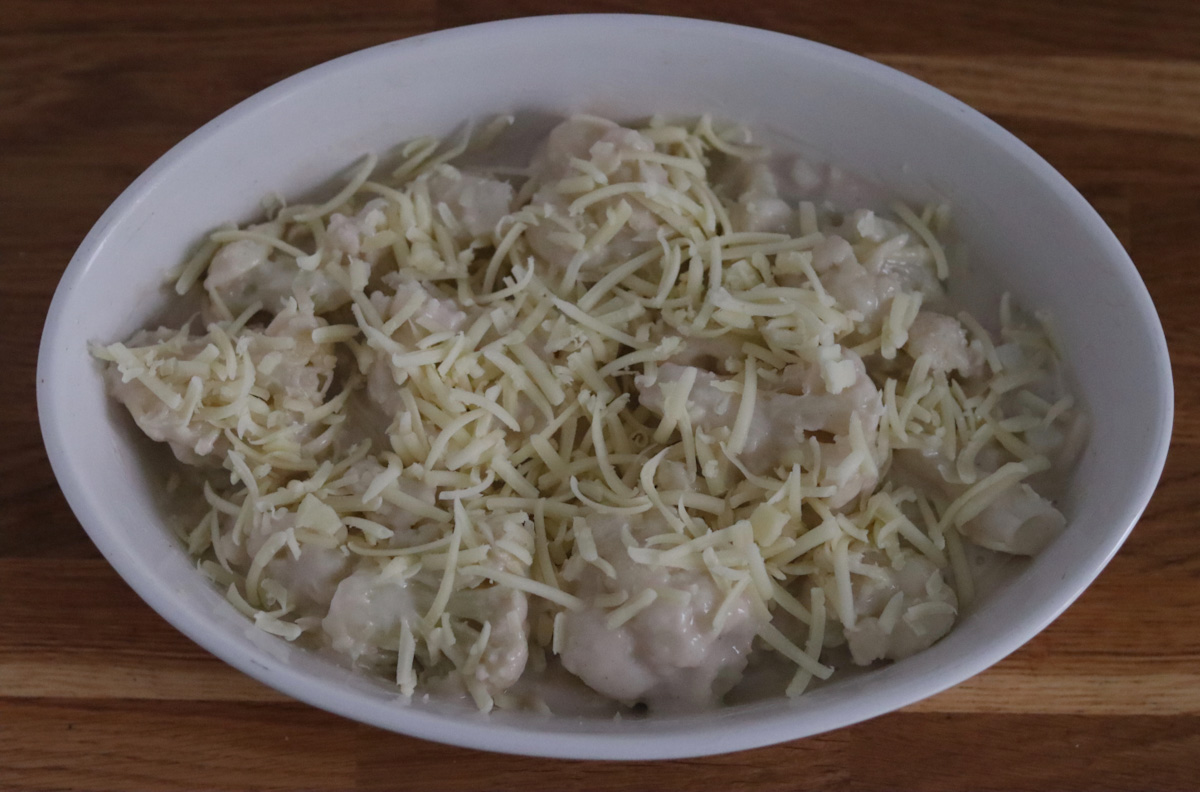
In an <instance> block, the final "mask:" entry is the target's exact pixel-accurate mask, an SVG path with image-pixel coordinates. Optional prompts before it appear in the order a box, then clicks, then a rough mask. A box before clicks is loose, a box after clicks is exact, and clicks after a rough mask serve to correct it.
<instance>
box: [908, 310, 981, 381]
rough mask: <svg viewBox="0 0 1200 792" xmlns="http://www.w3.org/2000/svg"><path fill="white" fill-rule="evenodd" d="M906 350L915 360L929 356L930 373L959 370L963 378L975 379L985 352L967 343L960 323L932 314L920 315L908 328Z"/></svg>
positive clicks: (923, 313) (953, 319)
mask: <svg viewBox="0 0 1200 792" xmlns="http://www.w3.org/2000/svg"><path fill="white" fill-rule="evenodd" d="M904 349H905V351H907V352H908V353H909V354H910V355H912V356H913V358H919V357H921V356H922V355H928V356H929V359H930V366H929V369H930V371H941V372H945V373H949V372H951V371H958V372H960V373H962V374H963V376H966V377H973V376H975V375H976V374H978V373H979V371H980V370H981V368H982V366H983V355H982V353H981V352H980V351H979V349H978V348H977V347H973V346H972V345H971V344H969V343H968V342H967V331H966V330H964V329H963V326H962V325H961V324H959V321H958V320H957V319H955V318H954V317H952V316H944V315H943V314H938V313H933V312H932V311H920V312H919V313H917V318H916V319H914V320H913V323H912V326H910V327H909V328H908V342H907V343H906V344H905V345H904Z"/></svg>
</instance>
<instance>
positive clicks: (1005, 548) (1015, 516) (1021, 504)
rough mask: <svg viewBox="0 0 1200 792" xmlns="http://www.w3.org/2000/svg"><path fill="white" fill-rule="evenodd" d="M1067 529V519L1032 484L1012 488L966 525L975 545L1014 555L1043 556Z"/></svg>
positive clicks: (965, 527) (964, 530)
mask: <svg viewBox="0 0 1200 792" xmlns="http://www.w3.org/2000/svg"><path fill="white" fill-rule="evenodd" d="M1066 525H1067V518H1066V517H1064V516H1063V514H1062V512H1060V511H1059V510H1058V509H1056V508H1054V506H1053V504H1051V503H1050V501H1048V500H1046V499H1045V498H1043V497H1042V496H1041V495H1039V494H1037V492H1035V491H1034V490H1033V487H1030V486H1029V485H1028V484H1024V483H1022V484H1018V485H1017V486H1015V487H1009V488H1008V489H1006V490H1005V491H1004V492H1003V493H1001V494H1000V495H999V496H998V497H997V498H996V499H995V500H994V501H992V502H991V503H990V504H988V506H987V508H985V509H984V510H983V511H982V512H980V513H979V514H977V515H976V516H975V517H973V518H972V519H970V520H967V521H966V522H965V523H963V524H962V527H961V530H962V532H963V534H964V535H965V536H966V537H967V538H968V539H970V540H971V541H972V542H974V543H975V544H977V545H979V546H981V547H986V548H988V549H990V550H999V551H1000V552H1002V553H1012V554H1013V555H1026V556H1032V555H1037V554H1038V553H1040V552H1041V551H1042V550H1043V549H1044V548H1045V547H1046V546H1047V545H1048V544H1050V542H1051V541H1053V540H1054V538H1055V537H1056V536H1058V535H1059V533H1061V532H1062V529H1063V528H1065V527H1066Z"/></svg>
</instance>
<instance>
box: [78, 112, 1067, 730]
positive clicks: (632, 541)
mask: <svg viewBox="0 0 1200 792" xmlns="http://www.w3.org/2000/svg"><path fill="white" fill-rule="evenodd" d="M506 123H507V122H505V121H503V120H501V121H500V122H498V123H494V124H490V125H488V126H487V127H486V128H485V129H484V130H483V131H482V132H480V133H478V134H476V135H471V134H467V135H465V136H464V137H463V138H462V139H461V140H460V141H458V142H457V143H455V144H454V145H451V146H449V147H447V148H443V147H442V146H441V144H440V143H439V142H438V141H436V140H435V139H432V138H428V139H421V140H418V141H413V142H412V143H409V144H407V145H406V146H404V147H403V148H402V149H401V154H402V156H404V157H405V160H404V161H403V162H402V163H401V164H400V165H399V166H398V167H397V168H396V169H395V170H394V171H393V173H392V175H391V178H390V180H387V181H386V183H385V181H383V180H382V179H381V177H380V176H379V175H378V174H376V173H375V171H376V168H377V165H378V161H377V158H376V157H375V156H374V155H369V156H367V157H365V158H364V159H363V161H362V162H361V163H360V164H359V165H358V166H357V167H356V169H355V170H354V171H353V174H352V175H351V177H350V178H349V180H348V181H347V182H346V184H345V186H344V187H343V188H342V189H341V190H339V191H338V192H337V193H336V194H334V195H333V196H331V197H330V198H329V199H328V200H327V201H324V202H323V203H320V204H316V205H296V206H288V205H286V204H284V203H283V202H282V201H276V202H275V203H273V204H272V206H271V208H270V209H269V213H268V217H267V218H266V220H265V221H263V222H260V223H256V224H251V225H249V226H246V227H244V228H235V227H229V226H226V227H222V228H220V229H217V230H216V231H214V232H213V233H212V234H211V236H210V237H209V239H208V240H207V241H206V242H205V244H203V245H202V246H201V247H200V249H199V250H198V251H197V253H196V254H195V255H194V256H193V257H191V258H190V259H189V260H188V261H187V262H185V263H184V264H183V265H182V266H181V267H180V268H179V269H178V270H177V271H176V277H177V281H176V289H177V291H179V293H180V294H183V293H185V292H188V291H189V290H192V289H195V288H199V287H202V289H203V292H204V304H205V307H204V309H203V311H202V313H201V314H200V315H199V316H198V317H196V318H194V319H193V320H192V321H190V322H189V323H188V324H187V325H186V326H185V327H183V328H181V329H166V328H162V329H157V330H152V331H143V332H139V333H137V334H135V335H134V336H133V337H132V338H131V339H129V340H128V341H127V342H125V343H111V344H107V345H98V344H97V345H93V346H92V352H93V354H94V355H95V356H96V357H97V358H99V359H100V360H102V361H104V362H105V364H106V367H107V368H106V376H107V378H108V382H109V387H110V389H111V391H112V393H113V395H114V396H115V397H116V398H118V399H119V400H121V401H122V402H123V403H124V404H125V405H126V407H127V408H128V409H129V411H130V412H131V414H132V415H133V417H134V419H135V421H136V422H137V423H138V425H139V427H140V428H141V429H142V430H143V431H144V432H145V433H146V434H147V435H149V436H150V437H151V438H153V439H154V440H157V441H161V442H166V443H168V444H169V445H170V447H171V448H172V450H173V451H174V452H175V455H176V456H177V457H178V458H179V460H180V461H181V462H183V463H186V464H187V465H190V466H192V467H193V469H194V470H195V472H196V477H197V482H198V483H197V486H196V499H197V503H198V504H200V505H202V507H203V509H202V514H200V515H199V519H198V522H195V523H192V524H190V525H188V526H187V527H186V529H185V530H184V531H183V533H184V536H185V540H186V542H187V546H188V550H189V552H190V553H192V554H193V555H195V556H197V557H198V558H199V559H200V561H199V564H200V568H201V569H202V570H203V571H204V572H205V573H206V574H208V575H209V576H210V577H212V578H213V579H214V580H215V581H217V582H218V583H219V584H220V585H221V586H222V587H223V588H225V589H226V591H227V598H228V599H229V601H230V602H231V603H232V604H233V605H234V607H236V608H238V609H239V610H240V611H242V612H243V613H245V614H246V615H247V616H248V617H250V618H252V619H253V620H254V622H255V623H256V624H257V625H258V626H259V627H261V628H262V629H264V630H266V631H268V632H270V633H272V634H275V635H278V636H280V637H282V638H284V639H286V640H293V641H301V642H305V643H309V644H313V645H321V644H324V645H328V646H331V647H333V649H334V650H335V651H338V652H342V653H343V654H345V655H347V656H348V657H349V658H350V659H351V660H352V661H353V662H355V663H356V664H358V665H360V666H363V667H366V668H370V669H374V670H376V671H379V672H382V673H386V674H387V675H388V676H389V677H391V678H394V680H395V683H396V685H397V687H398V688H399V690H400V691H401V693H402V694H404V695H405V696H411V695H413V694H414V693H416V692H417V691H422V690H429V691H436V692H441V693H446V694H450V695H460V696H469V697H470V698H471V699H472V700H473V701H474V702H476V704H477V705H479V706H480V707H481V708H483V709H488V708H490V707H491V706H493V705H495V704H496V703H497V702H500V703H501V705H503V702H511V701H513V700H515V698H519V697H514V696H512V695H510V694H508V693H506V692H505V691H507V690H509V688H512V686H513V685H514V684H516V683H517V682H518V680H520V679H521V677H522V675H523V674H526V672H527V666H528V668H540V667H543V666H544V665H545V662H546V660H545V659H544V658H550V657H558V658H561V663H562V664H563V666H564V667H566V668H567V669H568V670H570V671H571V672H572V673H575V674H576V675H577V676H579V677H580V678H581V679H582V680H583V681H584V682H585V683H586V684H588V685H591V686H592V687H594V688H595V689H596V690H598V691H600V692H601V693H603V694H605V695H608V696H610V697H611V698H613V699H614V700H616V701H617V702H619V703H620V704H624V705H633V704H636V703H648V704H650V705H651V706H652V707H654V708H656V709H663V710H669V709H671V708H679V707H685V708H686V707H697V706H711V705H713V704H716V703H718V702H719V701H720V699H721V696H722V695H723V694H724V692H725V691H727V690H728V689H729V687H731V686H732V685H733V684H734V683H735V682H736V680H737V678H738V677H739V676H740V675H741V672H742V669H743V668H744V667H745V663H746V657H747V656H748V655H749V653H750V652H752V651H767V652H773V653H775V654H777V655H778V656H779V657H780V658H782V659H783V660H784V661H785V662H788V663H791V664H794V666H795V671H794V674H793V677H792V681H791V683H790V684H789V685H788V687H787V693H788V694H789V695H796V694H799V693H800V692H802V691H803V690H805V689H806V688H807V687H808V686H809V685H810V684H811V683H812V679H813V678H814V677H815V678H817V679H826V678H828V677H829V676H830V675H831V674H833V673H834V667H833V665H832V664H831V663H832V661H831V659H830V657H831V655H829V653H828V652H827V650H829V649H831V648H833V647H835V646H837V645H838V644H839V643H840V642H842V641H845V642H847V643H848V645H849V648H850V651H851V654H852V656H853V658H854V660H855V662H863V663H870V662H874V661H876V660H879V659H898V658H900V657H903V656H906V655H907V654H911V653H912V652H914V651H918V650H920V649H921V648H924V647H925V646H928V645H929V644H931V643H932V642H933V641H935V640H937V639H938V638H939V637H941V635H943V634H944V633H945V632H946V631H947V630H948V629H950V627H951V626H952V624H953V622H954V619H955V616H956V614H957V611H958V608H959V607H960V605H962V604H964V603H965V602H967V601H969V600H970V598H971V597H972V596H973V591H974V586H973V583H972V580H971V577H970V566H969V562H968V559H967V548H969V547H970V546H971V545H972V544H978V545H980V546H983V547H986V548H991V549H993V550H999V551H1004V552H1011V553H1019V554H1031V553H1033V552H1036V551H1037V550H1038V549H1040V547H1041V546H1043V545H1044V544H1046V543H1047V542H1049V541H1050V540H1051V539H1053V536H1054V535H1055V534H1056V533H1057V531H1058V530H1060V529H1061V528H1062V525H1063V523H1064V522H1065V518H1064V517H1063V516H1062V515H1061V514H1060V513H1059V512H1058V511H1057V510H1056V509H1055V508H1054V507H1053V506H1052V505H1051V504H1050V503H1049V501H1047V500H1045V499H1044V498H1043V497H1042V496H1041V495H1039V494H1038V493H1037V491H1036V490H1035V488H1034V486H1038V485H1039V476H1040V475H1042V474H1043V473H1044V472H1045V471H1047V470H1048V469H1050V468H1051V467H1052V466H1057V467H1059V468H1061V467H1063V466H1064V465H1065V464H1067V462H1068V460H1067V459H1066V457H1065V449H1068V448H1070V447H1071V445H1072V443H1074V444H1075V445H1076V446H1077V445H1078V441H1077V439H1072V438H1073V437H1077V435H1078V433H1079V425H1080V423H1079V418H1078V413H1077V411H1076V410H1075V408H1074V403H1073V401H1072V400H1071V399H1070V396H1069V395H1068V394H1066V393H1065V392H1064V389H1063V388H1062V386H1061V383H1060V381H1059V373H1058V368H1057V358H1056V354H1055V351H1054V347H1053V345H1052V344H1051V343H1050V341H1049V340H1048V338H1047V334H1046V332H1045V330H1044V326H1043V325H1042V323H1040V322H1038V321H1030V320H1028V319H1025V318H1024V317H1023V316H1022V315H1021V314H1019V313H1018V312H1017V311H1016V310H1015V309H1014V308H1013V307H1012V305H1011V304H1010V302H1009V301H1008V300H1005V302H1004V303H1003V305H1002V311H1001V319H1002V323H1001V328H1002V329H1001V332H1000V333H999V335H998V336H993V335H992V334H991V333H990V332H989V331H988V330H986V329H985V328H984V327H983V325H982V324H981V323H980V322H979V321H977V320H976V319H975V318H973V317H971V316H969V315H967V314H961V313H959V314H957V318H956V315H955V314H954V313H952V312H951V311H950V303H949V301H948V300H947V297H946V294H945V290H944V286H943V281H944V280H945V279H946V277H947V276H948V274H949V267H950V262H949V261H948V260H947V255H946V251H945V248H944V247H943V244H942V241H941V236H942V235H944V234H945V232H946V213H945V211H944V210H943V209H941V208H938V207H929V208H926V209H924V210H921V211H916V210H913V209H911V208H909V207H908V206H906V205H903V204H894V205H893V206H892V207H891V208H890V210H887V211H879V212H876V211H870V210H866V209H861V208H859V207H847V206H835V205H833V204H832V203H830V202H829V201H826V200H822V199H819V198H814V199H813V200H804V201H800V202H799V203H788V202H787V201H785V200H784V199H782V198H781V197H780V186H779V182H780V179H779V177H778V176H777V174H776V171H774V170H772V168H771V167H770V166H771V160H770V159H769V155H768V153H767V152H765V151H764V150H762V149H759V148H757V147H755V146H753V145H751V144H750V142H749V138H748V136H747V135H746V133H745V132H744V131H742V130H739V129H737V128H730V129H724V128H720V127H719V126H718V125H715V124H714V122H713V121H712V120H711V119H709V118H707V117H705V118H702V119H700V120H699V121H697V122H695V123H693V124H690V125H684V124H675V123H670V122H668V121H666V120H664V119H658V118H656V119H652V120H651V121H650V122H649V124H648V125H647V126H645V127H643V128H641V129H632V128H626V127H620V126H617V125H616V124H613V123H612V122H609V121H606V120H603V119H598V118H594V117H589V116H580V117H577V118H574V119H571V120H569V121H567V122H565V123H563V124H562V125H560V126H559V127H558V128H556V129H555V130H554V131H553V132H552V133H551V134H550V136H549V138H548V139H547V141H546V142H545V144H544V145H543V147H542V150H541V152H540V153H539V154H538V155H537V156H536V157H535V159H534V161H533V163H532V164H531V165H530V167H529V168H528V169H526V170H524V171H522V173H521V176H520V177H519V178H522V179H524V183H523V185H521V186H520V189H519V190H517V189H514V186H513V185H512V184H510V183H509V181H506V180H505V179H502V178H496V177H494V176H491V175H488V174H486V173H484V172H470V171H467V170H460V169H458V168H456V167H454V166H453V165H452V164H451V163H452V162H454V161H455V159H456V157H458V156H459V155H460V154H461V153H462V152H464V151H467V150H468V149H472V150H477V149H479V148H480V147H483V146H484V140H485V139H490V137H492V136H494V135H495V134H498V132H499V130H500V129H501V128H502V127H504V126H506ZM513 178H516V177H513ZM1031 484H1033V485H1034V486H1031ZM531 652H533V653H534V654H533V658H534V659H533V660H531V659H530V657H531V655H530V653H531ZM555 662H558V661H555Z"/></svg>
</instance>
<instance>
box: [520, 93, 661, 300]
mask: <svg viewBox="0 0 1200 792" xmlns="http://www.w3.org/2000/svg"><path fill="white" fill-rule="evenodd" d="M653 151H654V143H653V142H652V141H650V140H649V139H648V138H646V137H645V136H644V135H642V134H641V133H639V132H637V131H636V130H633V129H627V128H625V127H621V126H618V125H617V124H614V123H613V122H611V121H605V120H603V119H598V118H592V117H590V116H577V117H575V118H571V119H568V120H567V121H564V122H563V123H562V124H559V125H558V126H557V127H555V128H554V130H552V131H551V132H550V136H549V137H548V138H547V141H546V145H545V146H544V147H543V148H542V150H541V151H540V152H539V154H538V155H537V157H535V159H534V164H533V168H532V169H533V173H534V177H533V178H534V179H535V180H536V183H537V184H538V185H539V187H538V189H537V191H536V192H535V193H534V195H533V198H532V200H531V201H530V206H531V207H533V208H534V209H537V210H541V211H543V212H546V213H547V216H546V217H544V218H542V219H541V220H540V222H538V223H537V224H536V225H533V226H531V227H530V228H529V229H528V230H527V231H526V232H525V238H526V239H528V240H529V245H530V247H532V248H533V251H534V253H536V254H537V255H538V257H539V258H541V259H542V260H543V261H545V262H546V263H547V264H549V265H550V266H551V267H552V268H553V269H556V270H560V271H565V270H567V269H568V268H569V267H571V266H572V265H574V266H578V267H579V273H580V276H581V277H597V276H598V275H599V274H600V273H602V272H603V271H604V268H605V267H606V266H608V265H610V264H612V263H614V262H620V261H627V260H628V259H630V258H633V257H634V256H636V255H638V254H640V253H642V252H644V251H645V250H647V249H649V247H650V246H651V245H657V244H658V241H657V235H658V233H659V231H660V229H661V228H662V224H661V222H660V221H659V219H658V217H657V216H656V215H655V214H654V213H653V212H651V211H650V210H649V209H646V208H645V207H644V206H642V204H641V203H640V202H639V201H637V200H636V199H634V198H630V197H628V196H616V197H613V198H607V199H604V200H601V201H597V202H595V203H593V204H592V205H590V206H589V207H587V208H586V209H584V210H583V211H582V212H579V213H576V214H572V213H571V211H570V209H569V207H570V206H571V204H572V202H573V201H574V200H575V199H576V198H578V197H579V195H580V194H581V191H576V192H570V191H567V192H564V191H563V190H562V189H560V187H561V185H560V181H561V180H562V179H564V178H566V177H569V176H571V175H572V174H574V175H580V173H581V172H579V171H576V170H575V169H574V168H575V166H574V165H573V164H572V160H574V159H579V160H583V161H585V162H590V163H591V164H592V165H593V166H594V167H595V168H597V169H599V170H600V171H601V172H603V173H604V174H605V178H606V179H607V182H608V184H610V185H614V184H620V183H624V182H641V183H645V184H660V185H666V184H667V182H668V178H667V172H666V171H665V170H664V169H663V167H662V166H661V165H658V164H656V163H652V162H646V161H643V160H638V159H636V155H637V154H639V153H643V154H644V153H649V152H653ZM597 186H599V185H597ZM622 202H624V203H625V205H626V206H628V208H629V210H630V214H629V218H628V219H627V220H626V222H625V224H624V225H623V226H622V227H621V229H620V230H619V231H618V232H617V233H616V235H615V236H613V237H612V239H610V240H609V241H608V242H607V243H605V244H604V245H602V246H599V247H595V248H590V249H589V248H587V247H586V246H585V245H586V242H587V240H589V239H591V238H592V237H593V235H594V234H595V233H596V232H597V231H598V230H599V229H600V228H601V226H603V225H604V223H605V222H606V221H607V220H608V217H609V214H610V212H613V211H616V210H617V208H618V207H619V206H620V205H621V203H622Z"/></svg>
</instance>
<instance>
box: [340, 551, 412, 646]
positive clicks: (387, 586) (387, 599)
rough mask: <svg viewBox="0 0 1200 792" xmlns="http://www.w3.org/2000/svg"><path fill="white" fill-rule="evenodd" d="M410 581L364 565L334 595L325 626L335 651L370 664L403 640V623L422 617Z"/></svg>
mask: <svg viewBox="0 0 1200 792" xmlns="http://www.w3.org/2000/svg"><path fill="white" fill-rule="evenodd" d="M412 588H413V586H412V584H411V583H410V582H409V581H406V580H403V579H400V578H384V577H382V576H381V575H380V573H379V570H378V569H376V568H374V567H372V566H367V565H364V566H360V567H359V568H358V569H356V570H355V571H354V574H352V575H350V576H349V577H347V578H346V579H345V580H343V581H342V582H341V583H340V584H339V585H338V587H337V592H336V593H335V594H334V595H333V600H332V601H331V602H330V605H329V613H328V614H327V615H326V616H325V618H324V619H323V620H322V621H321V629H322V630H324V632H325V636H326V638H327V639H328V641H329V643H330V645H331V646H332V647H333V649H334V651H336V652H339V653H341V654H345V655H347V656H348V657H350V659H351V660H352V661H353V662H355V663H359V662H362V663H364V664H366V665H371V664H374V663H375V662H377V661H378V660H379V651H380V650H381V649H389V650H393V651H394V648H395V647H396V646H399V644H400V628H401V625H402V624H403V623H404V622H405V621H408V622H409V623H410V624H411V623H413V622H415V621H416V620H417V619H419V618H420V617H421V614H420V613H419V612H418V606H417V604H416V602H414V592H413V591H412Z"/></svg>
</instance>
